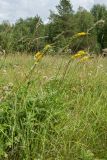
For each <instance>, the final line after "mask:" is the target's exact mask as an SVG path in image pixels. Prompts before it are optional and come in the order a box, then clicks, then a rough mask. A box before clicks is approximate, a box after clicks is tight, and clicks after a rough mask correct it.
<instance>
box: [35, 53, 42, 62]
mask: <svg viewBox="0 0 107 160" xmlns="http://www.w3.org/2000/svg"><path fill="white" fill-rule="evenodd" d="M42 57H43V53H41V52H37V53H36V54H35V56H34V59H35V60H37V61H40V60H41V59H42Z"/></svg>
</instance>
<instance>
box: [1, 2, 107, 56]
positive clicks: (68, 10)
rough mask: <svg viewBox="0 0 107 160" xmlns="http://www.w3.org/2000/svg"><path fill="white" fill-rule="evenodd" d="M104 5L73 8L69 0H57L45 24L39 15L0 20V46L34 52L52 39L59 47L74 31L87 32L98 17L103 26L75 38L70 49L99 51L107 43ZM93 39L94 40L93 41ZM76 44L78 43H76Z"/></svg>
mask: <svg viewBox="0 0 107 160" xmlns="http://www.w3.org/2000/svg"><path fill="white" fill-rule="evenodd" d="M106 17H107V8H106V6H104V5H100V4H97V5H94V6H93V7H92V9H91V11H87V10H86V9H84V8H83V7H79V9H78V10H77V11H76V12H74V11H73V6H72V4H71V3H70V0H60V1H59V5H57V6H56V12H53V11H50V16H49V22H48V23H47V24H44V23H43V22H42V20H41V18H40V17H39V16H35V17H30V18H27V19H22V18H20V19H19V20H18V21H17V22H16V23H15V24H13V25H12V24H10V23H9V22H8V21H4V22H3V23H2V24H0V46H1V47H2V49H5V50H6V52H13V53H14V52H25V53H31V52H37V51H38V50H41V49H42V48H43V47H44V46H45V45H46V44H47V43H49V44H51V43H54V44H55V46H56V48H55V50H56V51H57V50H59V49H60V48H63V47H64V46H65V45H66V44H67V43H68V41H69V39H70V38H71V37H72V36H73V35H74V34H76V33H77V32H83V31H84V32H87V30H88V29H90V28H91V27H92V26H94V24H95V23H96V22H97V21H98V20H100V19H103V20H105V24H104V25H103V26H96V27H95V28H94V29H93V30H92V31H91V36H88V38H86V39H81V40H80V41H75V42H74V44H71V46H70V48H71V49H72V50H73V52H75V51H78V50H79V49H81V47H80V46H82V49H88V50H90V51H96V52H100V51H101V49H102V48H106V47H107V36H106V35H107V18H106ZM93 41H94V43H93ZM77 46H78V47H77Z"/></svg>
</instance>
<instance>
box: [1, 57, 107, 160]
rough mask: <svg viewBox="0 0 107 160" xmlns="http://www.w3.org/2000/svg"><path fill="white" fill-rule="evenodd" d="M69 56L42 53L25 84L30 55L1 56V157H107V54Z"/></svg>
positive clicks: (77, 159) (99, 159) (43, 159)
mask: <svg viewBox="0 0 107 160" xmlns="http://www.w3.org/2000/svg"><path fill="white" fill-rule="evenodd" d="M68 61H69V57H64V56H60V57H59V56H53V57H51V56H46V57H45V58H44V59H43V61H42V62H40V63H39V64H38V66H37V67H36V69H35V71H34V73H33V75H32V77H31V79H30V81H29V87H28V85H27V83H26V81H24V78H25V76H26V73H28V72H29V69H30V68H31V66H32V64H33V63H34V62H33V58H32V57H30V56H26V55H22V56H20V55H19V56H15V57H12V56H8V57H7V58H6V59H5V60H4V59H2V60H1V61H0V159H1V160H3V159H6V160H8V159H9V160H13V159H14V160H102V159H103V160H106V159H107V98H106V97H107V60H106V59H103V58H97V59H92V60H91V61H89V62H88V63H77V62H76V61H71V63H70V65H69V67H67V64H68ZM66 68H67V72H66V75H65V70H66ZM10 84H11V85H10ZM12 84H13V85H12Z"/></svg>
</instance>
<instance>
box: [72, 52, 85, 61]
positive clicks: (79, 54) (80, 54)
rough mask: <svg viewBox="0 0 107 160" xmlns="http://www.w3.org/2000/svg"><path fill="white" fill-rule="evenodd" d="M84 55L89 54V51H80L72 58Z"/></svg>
mask: <svg viewBox="0 0 107 160" xmlns="http://www.w3.org/2000/svg"><path fill="white" fill-rule="evenodd" d="M84 55H87V52H86V51H84V50H81V51H78V52H77V53H76V54H75V55H73V56H72V57H71V58H73V59H76V58H81V57H83V56H84Z"/></svg>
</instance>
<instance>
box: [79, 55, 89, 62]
mask: <svg viewBox="0 0 107 160" xmlns="http://www.w3.org/2000/svg"><path fill="white" fill-rule="evenodd" d="M89 60H90V57H89V56H84V57H83V58H81V59H80V62H86V61H89Z"/></svg>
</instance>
